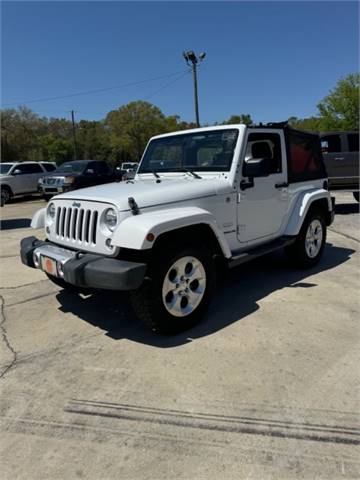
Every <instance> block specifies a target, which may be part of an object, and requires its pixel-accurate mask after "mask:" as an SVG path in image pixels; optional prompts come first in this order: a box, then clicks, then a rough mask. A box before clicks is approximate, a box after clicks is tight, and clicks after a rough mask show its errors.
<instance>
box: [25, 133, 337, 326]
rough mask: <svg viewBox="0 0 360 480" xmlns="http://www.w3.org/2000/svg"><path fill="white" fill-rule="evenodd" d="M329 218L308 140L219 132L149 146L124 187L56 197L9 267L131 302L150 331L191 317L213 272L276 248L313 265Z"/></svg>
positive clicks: (317, 152)
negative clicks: (121, 293)
mask: <svg viewBox="0 0 360 480" xmlns="http://www.w3.org/2000/svg"><path fill="white" fill-rule="evenodd" d="M333 217H334V205H333V202H332V199H331V197H330V194H329V192H328V183H327V178H326V171H325V168H324V163H323V159H322V156H321V148H320V140H319V137H318V136H317V135H312V134H308V133H304V132H299V131H296V130H293V129H291V128H289V127H288V126H287V125H286V124H268V125H266V126H263V125H260V126H254V127H246V126H245V125H226V126H217V127H209V128H199V129H194V130H187V131H182V132H176V133H171V134H165V135H159V136H157V137H153V138H152V139H151V140H150V141H149V143H148V145H147V148H146V150H145V152H144V155H143V157H142V160H141V163H140V165H139V168H138V170H137V173H136V176H135V178H134V179H133V180H129V181H127V182H121V183H113V184H108V185H101V186H96V187H91V188H86V189H82V190H76V191H72V192H68V193H65V194H62V195H58V196H56V197H54V198H53V199H52V200H51V203H50V204H49V205H48V206H47V208H46V209H45V208H44V209H41V210H39V211H38V212H37V213H36V214H35V216H34V218H33V220H32V227H33V228H44V229H45V233H46V237H47V239H46V241H41V240H38V239H36V238H35V237H28V238H25V239H23V240H22V242H21V258H22V261H23V263H24V264H26V265H28V266H29V267H33V268H39V269H42V270H43V271H44V272H46V274H47V275H48V277H49V278H50V279H51V280H52V281H53V282H54V283H56V284H57V285H60V286H61V287H62V288H64V289H69V290H71V289H80V290H83V289H90V291H92V289H109V290H128V291H131V298H132V302H133V306H134V309H135V312H136V313H137V315H138V317H140V318H141V319H142V320H143V321H144V322H145V323H146V324H147V325H149V326H150V327H151V328H152V329H153V330H157V331H160V332H164V333H176V332H179V331H181V330H185V329H187V328H190V327H191V326H192V325H194V324H195V323H196V322H198V321H199V320H200V318H201V317H202V315H203V313H204V311H205V309H206V307H207V306H208V304H209V302H210V300H211V298H212V297H213V295H214V292H215V279H216V273H217V267H218V266H219V265H220V264H225V265H227V266H229V267H234V266H237V265H240V264H242V263H243V262H246V261H248V260H251V259H253V258H255V257H258V256H260V255H263V254H266V253H269V252H271V251H274V250H276V249H279V248H285V250H286V252H287V253H288V254H289V255H290V256H291V257H293V259H294V260H296V262H297V263H298V264H300V265H301V266H303V267H304V266H312V265H314V264H316V262H318V261H319V259H320V257H321V255H322V253H323V249H324V245H325V240H326V227H327V226H328V225H330V224H331V222H332V221H333Z"/></svg>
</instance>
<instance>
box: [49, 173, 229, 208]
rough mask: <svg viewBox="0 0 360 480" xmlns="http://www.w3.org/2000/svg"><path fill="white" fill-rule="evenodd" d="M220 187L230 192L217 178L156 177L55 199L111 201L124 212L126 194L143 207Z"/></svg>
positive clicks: (199, 195)
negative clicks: (159, 179) (157, 178)
mask: <svg viewBox="0 0 360 480" xmlns="http://www.w3.org/2000/svg"><path fill="white" fill-rule="evenodd" d="M219 190H221V191H224V190H226V191H229V190H230V186H229V184H228V183H227V182H224V181H222V180H219V179H218V178H217V179H214V178H211V179H205V178H202V179H196V178H190V177H189V178H187V177H185V178H184V177H182V178H176V179H173V178H171V179H170V178H162V179H161V182H159V183H157V182H156V179H155V178H151V180H150V179H136V180H134V181H131V182H118V183H110V184H109V183H108V184H105V185H98V186H95V187H89V188H82V189H79V190H73V191H71V192H67V193H63V194H61V195H57V196H56V197H54V199H55V200H56V199H59V200H60V199H61V200H78V201H81V200H87V201H89V200H91V201H95V202H105V203H111V204H113V205H115V206H116V207H117V208H118V209H119V210H120V211H125V210H129V204H128V199H129V197H133V198H134V199H135V201H136V203H137V204H138V206H139V208H145V207H153V206H156V205H163V204H169V203H176V202H183V201H186V200H194V199H196V198H202V197H207V196H214V195H216V194H218V193H220V192H219Z"/></svg>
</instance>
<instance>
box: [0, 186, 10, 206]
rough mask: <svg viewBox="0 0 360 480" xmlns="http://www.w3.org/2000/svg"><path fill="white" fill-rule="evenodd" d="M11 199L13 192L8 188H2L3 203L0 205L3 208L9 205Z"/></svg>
mask: <svg viewBox="0 0 360 480" xmlns="http://www.w3.org/2000/svg"><path fill="white" fill-rule="evenodd" d="M10 198H11V190H10V189H9V188H8V187H6V186H4V187H1V203H0V205H1V206H2V207H3V206H4V205H5V204H6V203H8V201H9V200H10Z"/></svg>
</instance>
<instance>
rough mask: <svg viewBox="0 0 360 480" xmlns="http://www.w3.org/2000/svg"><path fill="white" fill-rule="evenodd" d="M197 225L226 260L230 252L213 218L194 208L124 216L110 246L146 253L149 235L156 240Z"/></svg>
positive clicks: (151, 244)
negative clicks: (209, 235) (209, 232)
mask: <svg viewBox="0 0 360 480" xmlns="http://www.w3.org/2000/svg"><path fill="white" fill-rule="evenodd" d="M200 224H203V225H204V224H205V225H207V226H208V227H209V228H211V230H212V231H213V233H214V235H215V237H216V239H217V241H218V243H219V247H220V249H221V251H222V252H223V254H224V256H225V257H226V258H230V257H231V251H230V249H229V246H228V244H227V241H226V239H225V235H224V234H223V232H222V231H221V230H220V229H219V227H218V225H217V223H216V220H215V218H214V217H213V215H212V214H211V213H209V212H208V211H207V210H204V209H202V208H198V207H184V208H171V209H166V210H157V211H152V212H149V213H141V214H140V215H133V216H131V217H128V218H126V219H125V220H124V221H122V222H121V223H120V225H119V226H118V228H117V229H116V230H115V233H114V235H113V237H112V245H114V246H115V247H120V248H129V249H133V250H148V249H151V248H152V247H153V245H154V241H152V242H151V241H148V240H147V238H146V237H147V235H148V234H149V233H152V234H153V235H154V236H155V240H156V239H157V238H158V237H159V236H160V235H161V234H163V233H167V232H172V231H174V230H178V229H181V228H183V227H189V226H192V225H200Z"/></svg>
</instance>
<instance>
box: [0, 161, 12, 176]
mask: <svg viewBox="0 0 360 480" xmlns="http://www.w3.org/2000/svg"><path fill="white" fill-rule="evenodd" d="M11 167H12V164H11V163H0V174H1V175H5V173H8V171H9V170H10V168H11Z"/></svg>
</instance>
